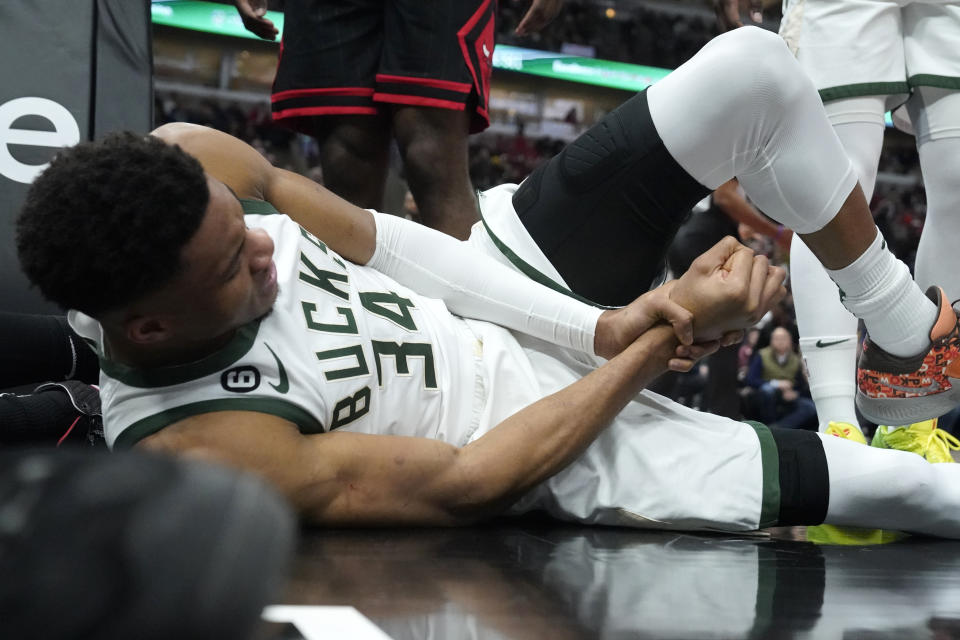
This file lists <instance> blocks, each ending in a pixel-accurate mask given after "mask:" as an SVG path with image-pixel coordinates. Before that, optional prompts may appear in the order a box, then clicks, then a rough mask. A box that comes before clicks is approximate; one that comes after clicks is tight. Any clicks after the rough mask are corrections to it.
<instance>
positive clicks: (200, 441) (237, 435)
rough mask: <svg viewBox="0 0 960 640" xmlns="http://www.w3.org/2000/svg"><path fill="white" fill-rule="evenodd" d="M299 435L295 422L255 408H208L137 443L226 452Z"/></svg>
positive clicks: (172, 449)
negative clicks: (250, 409)
mask: <svg viewBox="0 0 960 640" xmlns="http://www.w3.org/2000/svg"><path fill="white" fill-rule="evenodd" d="M284 437H299V430H298V428H297V425H295V424H294V423H293V422H290V421H289V420H285V419H284V418H281V417H279V416H276V415H272V414H269V413H261V412H258V411H229V410H228V411H211V412H207V413H200V414H196V415H191V416H189V417H186V418H183V419H181V420H177V421H176V422H173V423H171V424H169V425H167V426H166V427H164V428H163V429H160V430H159V431H157V432H155V433H152V434H150V435H148V436H146V437H144V438H142V439H141V440H139V441H138V442H137V443H136V444H137V446H138V447H141V448H145V449H149V450H153V451H161V452H171V453H173V452H180V453H184V452H190V453H192V454H196V455H203V452H204V451H224V450H226V451H229V450H231V449H232V448H233V447H235V446H241V447H247V446H257V445H256V444H255V443H257V442H260V443H261V444H262V443H263V442H265V441H266V440H268V439H270V438H284Z"/></svg>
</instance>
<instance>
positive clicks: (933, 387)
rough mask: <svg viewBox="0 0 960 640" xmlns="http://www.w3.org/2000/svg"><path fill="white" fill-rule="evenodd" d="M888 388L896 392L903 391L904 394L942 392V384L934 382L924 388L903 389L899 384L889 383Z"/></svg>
mask: <svg viewBox="0 0 960 640" xmlns="http://www.w3.org/2000/svg"><path fill="white" fill-rule="evenodd" d="M887 386H888V387H890V388H891V389H893V390H894V391H902V392H904V393H938V392H939V391H941V390H942V387H941V386H940V383H939V382H937V381H936V380H934V381H933V382H931V383H930V384H928V385H924V386H922V387H901V386H900V385H898V384H890V383H887Z"/></svg>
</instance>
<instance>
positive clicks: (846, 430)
mask: <svg viewBox="0 0 960 640" xmlns="http://www.w3.org/2000/svg"><path fill="white" fill-rule="evenodd" d="M824 433H826V434H827V435H831V436H837V437H838V438H843V439H844V440H850V441H851V442H859V443H860V444H867V439H866V438H864V437H863V432H862V431H860V427H858V426H856V425H853V424H850V423H849V422H831V423H829V424H828V425H827V430H826V431H824Z"/></svg>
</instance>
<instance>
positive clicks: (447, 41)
mask: <svg viewBox="0 0 960 640" xmlns="http://www.w3.org/2000/svg"><path fill="white" fill-rule="evenodd" d="M562 1H563V0H533V2H532V4H531V7H530V10H529V11H528V12H527V14H526V15H525V16H524V19H523V20H522V21H521V23H520V25H519V26H518V28H517V31H518V32H519V33H527V32H529V31H535V30H538V29H540V28H541V27H543V26H544V25H545V24H547V23H548V22H549V21H550V20H552V19H553V17H554V16H555V15H556V14H557V12H558V11H559V10H560V6H561V4H562ZM234 4H235V5H236V6H237V10H238V11H239V12H240V16H241V18H242V19H243V23H244V26H246V28H247V29H248V30H249V31H251V32H253V33H255V34H256V35H258V36H260V37H261V38H264V39H267V40H273V39H274V38H276V36H277V33H278V32H277V29H276V27H275V26H274V25H273V23H272V22H271V21H270V20H269V19H267V18H266V17H265V14H266V9H267V2H266V0H234ZM496 9H497V1H496V0H445V1H444V2H423V1H422V0H393V1H391V2H384V1H383V0H353V1H351V2H344V1H343V0H287V1H286V3H285V5H284V14H285V21H284V24H285V28H284V34H283V40H282V42H281V44H280V62H279V64H278V66H277V75H276V78H275V79H274V84H273V96H272V98H271V102H272V108H273V119H274V120H275V121H276V122H279V123H282V124H284V125H286V126H288V127H290V128H292V129H295V130H297V131H300V132H301V133H305V134H307V135H310V136H313V137H315V138H316V139H317V141H318V142H319V144H320V164H321V166H322V167H323V175H324V184H325V185H326V186H327V188H329V189H330V190H331V191H333V192H334V193H336V194H337V195H339V196H340V197H342V198H344V199H345V200H348V201H349V202H352V203H354V204H356V205H358V206H360V207H365V208H372V209H378V210H382V209H383V195H384V188H385V185H386V179H387V170H388V166H389V162H388V160H389V150H390V141H391V139H395V140H396V141H397V144H398V146H399V148H400V155H401V157H402V158H403V166H404V171H405V176H406V179H407V183H408V184H409V187H410V191H411V192H412V193H413V196H414V198H415V199H416V202H417V207H418V208H419V210H420V215H421V220H422V221H423V223H424V224H426V225H427V226H429V227H433V228H434V229H438V230H440V231H443V232H445V233H448V234H450V235H452V236H454V237H456V238H459V239H461V240H462V239H464V238H466V237H467V236H468V235H469V234H470V226H471V225H472V224H473V223H474V222H476V221H477V220H478V219H479V211H478V209H477V200H476V196H475V194H474V190H473V187H472V185H471V183H470V174H469V165H468V159H467V153H468V148H467V136H468V134H470V133H477V132H479V131H483V130H484V129H486V128H487V127H488V126H489V124H490V119H489V115H488V113H487V107H488V100H489V97H490V72H491V70H492V68H493V47H494V34H495V31H496V30H495V19H496Z"/></svg>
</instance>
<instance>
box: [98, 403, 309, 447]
mask: <svg viewBox="0 0 960 640" xmlns="http://www.w3.org/2000/svg"><path fill="white" fill-rule="evenodd" d="M216 411H255V412H257V413H268V414H270V415H273V416H277V417H278V418H283V419H284V420H289V421H290V422H292V423H294V424H295V425H297V428H298V429H299V430H300V433H303V434H311V433H323V425H322V424H320V423H319V422H317V420H316V419H315V418H314V417H313V416H311V415H310V414H309V413H307V412H306V411H305V410H304V409H302V408H301V407H299V406H297V405H295V404H293V403H290V402H286V401H284V400H276V399H273V398H223V399H218V400H204V401H202V402H193V403H191V404H185V405H183V406H182V407H174V408H173V409H167V410H166V411H162V412H160V413H158V414H156V415H152V416H150V417H149V418H144V419H143V420H137V421H136V422H134V423H133V424H131V425H130V426H129V427H127V428H126V429H124V430H123V432H122V433H121V434H120V435H119V436H117V439H116V441H115V442H114V443H113V448H114V449H115V450H117V449H129V448H130V447H132V446H133V445H135V444H136V443H138V442H140V441H141V440H143V439H144V438H146V437H147V436H150V435H153V434H154V433H156V432H158V431H160V430H161V429H163V428H164V427H168V426H170V425H171V424H173V423H174V422H179V421H180V420H183V419H185V418H189V417H192V416H197V415H200V414H203V413H214V412H216Z"/></svg>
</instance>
